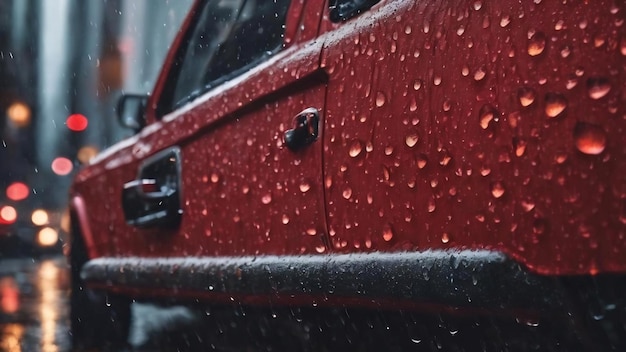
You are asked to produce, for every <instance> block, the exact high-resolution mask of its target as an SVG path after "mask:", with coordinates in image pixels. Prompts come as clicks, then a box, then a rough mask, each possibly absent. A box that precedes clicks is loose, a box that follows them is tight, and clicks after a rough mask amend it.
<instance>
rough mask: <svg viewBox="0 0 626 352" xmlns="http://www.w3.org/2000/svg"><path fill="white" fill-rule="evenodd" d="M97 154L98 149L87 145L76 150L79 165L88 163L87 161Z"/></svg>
mask: <svg viewBox="0 0 626 352" xmlns="http://www.w3.org/2000/svg"><path fill="white" fill-rule="evenodd" d="M97 154H98V148H96V147H94V146H90V145H87V146H84V147H82V148H80V149H79V150H78V154H77V157H78V160H79V161H80V162H81V163H83V164H86V163H88V162H89V160H91V158H93V157H94V156H96V155H97Z"/></svg>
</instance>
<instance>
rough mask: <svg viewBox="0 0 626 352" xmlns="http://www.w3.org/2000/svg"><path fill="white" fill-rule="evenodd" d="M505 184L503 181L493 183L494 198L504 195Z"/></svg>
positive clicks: (492, 193)
mask: <svg viewBox="0 0 626 352" xmlns="http://www.w3.org/2000/svg"><path fill="white" fill-rule="evenodd" d="M504 191H505V190H504V185H503V184H502V182H499V181H498V182H494V183H492V184H491V195H492V196H493V197H494V198H500V197H502V196H503V195H504Z"/></svg>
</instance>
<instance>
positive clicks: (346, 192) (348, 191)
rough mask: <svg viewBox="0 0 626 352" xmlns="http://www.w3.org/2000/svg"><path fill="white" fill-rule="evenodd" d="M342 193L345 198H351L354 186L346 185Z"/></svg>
mask: <svg viewBox="0 0 626 352" xmlns="http://www.w3.org/2000/svg"><path fill="white" fill-rule="evenodd" d="M341 195H342V196H343V198H344V199H350V197H352V188H350V187H346V188H345V189H344V190H343V193H342V194H341Z"/></svg>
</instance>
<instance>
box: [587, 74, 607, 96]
mask: <svg viewBox="0 0 626 352" xmlns="http://www.w3.org/2000/svg"><path fill="white" fill-rule="evenodd" d="M587 89H588V91H589V97H590V98H591V99H595V100H598V99H600V98H602V97H604V96H605V95H607V94H608V93H609V91H610V90H611V85H610V83H609V80H608V79H606V78H604V77H590V78H589V79H588V80H587Z"/></svg>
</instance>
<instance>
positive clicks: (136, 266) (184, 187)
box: [71, 0, 626, 310]
mask: <svg viewBox="0 0 626 352" xmlns="http://www.w3.org/2000/svg"><path fill="white" fill-rule="evenodd" d="M204 3H205V2H203V1H199V2H198V3H197V4H196V6H195V7H194V9H193V10H192V13H191V15H190V16H189V18H188V20H187V21H186V23H185V25H184V26H183V30H182V31H181V34H180V35H179V37H178V38H177V39H176V41H175V43H174V45H173V46H172V50H171V52H170V54H169V56H168V59H167V60H166V63H165V65H164V67H163V71H162V73H161V75H160V78H159V80H158V83H157V85H156V87H155V89H154V91H153V93H152V94H151V96H150V98H149V100H148V102H147V104H146V108H145V124H146V126H145V127H144V128H143V129H142V130H141V131H140V132H139V133H138V134H137V135H136V136H135V137H133V138H131V139H129V140H126V141H123V142H121V143H119V144H117V145H115V146H113V147H112V148H110V149H109V150H107V151H105V152H103V153H102V154H101V155H100V156H98V157H97V159H96V160H94V161H93V162H92V163H91V164H90V165H89V166H88V167H86V168H85V169H83V170H82V171H81V172H80V173H79V174H78V176H77V177H76V179H75V182H74V185H73V187H72V191H71V207H72V214H73V221H74V225H75V233H76V234H77V235H78V236H81V237H80V239H81V241H82V242H84V244H83V246H84V249H85V250H86V251H87V253H88V256H87V258H85V261H84V262H81V263H80V264H81V267H80V268H78V269H76V270H78V271H77V273H78V274H77V275H81V276H80V280H84V282H85V285H87V286H88V287H90V288H96V289H102V290H105V291H108V292H113V293H116V294H120V295H123V296H126V297H141V298H158V297H169V298H172V297H177V298H180V299H188V298H195V299H202V300H206V301H208V302H214V303H215V302H222V303H224V302H229V301H232V300H237V301H240V302H243V303H255V304H282V305H289V304H296V305H297V304H304V305H309V304H311V302H315V303H316V304H328V305H335V304H345V305H361V306H368V305H369V306H371V305H374V306H379V305H388V306H390V307H391V306H394V307H395V306H399V307H418V308H419V307H424V306H437V305H440V306H452V307H473V308H481V309H491V310H501V309H505V310H507V309H511V310H514V309H519V308H524V309H527V308H533V309H534V308H536V309H539V310H542V309H549V307H551V306H553V304H554V303H553V302H557V301H559V299H558V297H557V296H559V294H558V293H555V291H554V290H553V288H554V287H553V284H554V279H555V278H561V277H567V278H579V279H581V280H583V279H584V278H585V277H591V276H594V275H599V274H611V275H613V274H623V273H625V272H626V259H625V258H626V257H625V254H626V241H624V236H625V234H626V220H625V219H626V179H625V178H624V176H623V174H622V173H621V172H620V170H624V169H626V158H625V154H626V147H625V145H624V143H623V135H624V126H626V124H625V123H624V121H625V117H626V107H625V105H626V104H625V101H626V90H624V88H623V82H624V81H625V76H626V71H625V68H626V65H625V63H626V35H625V34H624V18H625V16H624V13H625V12H626V9H625V8H624V4H623V3H620V2H613V1H597V2H596V1H594V2H593V4H592V3H591V2H583V1H574V2H572V3H561V2H551V1H523V2H518V1H497V2H485V1H460V0H459V1H456V0H455V1H421V2H420V1H393V0H387V1H380V2H378V3H377V2H376V1H369V2H368V1H339V2H335V1H330V3H329V2H328V1H321V0H319V1H318V0H311V1H299V0H293V1H291V3H290V5H289V7H288V10H287V12H286V14H285V17H284V18H285V27H284V38H283V40H282V43H281V45H280V48H279V49H277V50H275V51H274V52H272V54H271V55H268V56H267V57H265V56H264V57H263V58H262V59H258V60H256V61H254V60H253V61H252V63H251V64H250V65H248V66H245V67H243V68H240V69H239V70H238V71H233V73H232V74H231V75H227V77H224V79H222V80H219V79H218V80H216V81H215V82H217V83H215V84H214V85H213V86H210V87H209V88H207V89H201V90H200V91H199V92H198V91H193V92H191V91H190V92H189V94H188V95H190V96H191V97H192V98H190V99H187V100H188V102H186V103H185V104H181V105H176V104H175V101H174V100H176V99H174V97H175V96H177V94H179V93H175V92H173V91H175V90H177V89H178V88H176V87H177V81H176V80H177V77H178V75H181V73H180V72H183V71H184V70H185V69H184V65H185V59H184V58H183V57H184V56H185V53H186V52H187V49H188V48H187V47H186V45H187V44H186V43H189V42H190V40H191V39H189V36H192V35H193V34H192V33H194V31H195V30H197V29H196V24H197V23H198V22H199V21H200V19H199V18H200V16H201V13H202V6H203V4H204ZM341 4H344V5H341ZM345 4H347V5H345ZM351 4H361V5H363V4H364V5H363V8H362V9H358V11H356V10H355V11H353V12H354V13H351V10H352V8H351V7H350V6H352V5H351ZM355 6H358V5H355ZM370 6H371V8H370ZM333 9H334V10H333ZM342 11H344V12H343V13H342ZM181 67H183V68H181ZM197 73H198V74H200V73H201V72H197ZM307 109H308V110H307ZM303 112H304V113H303ZM307 114H308V115H307ZM294 117H296V119H295V121H294ZM312 117H313V118H312ZM315 117H318V118H319V122H317V121H315ZM317 123H318V124H319V125H317ZM314 124H315V125H316V127H317V130H316V132H315V133H313V131H312V125H314ZM288 130H292V131H295V132H297V133H299V132H298V131H300V132H302V131H304V132H302V133H304V135H305V137H309V140H307V141H305V142H302V143H301V144H297V143H296V144H295V145H294V147H293V148H292V147H290V146H288V145H287V144H288V143H286V138H285V133H286V132H287V131H288ZM287 136H288V138H287V139H289V135H287ZM315 137H317V138H315ZM83 264H84V266H83ZM79 269H80V270H79ZM81 282H82V281H81ZM555 297H556V298H555ZM559 297H560V296H559Z"/></svg>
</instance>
